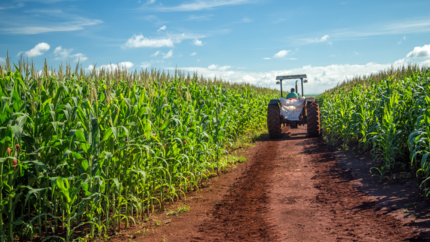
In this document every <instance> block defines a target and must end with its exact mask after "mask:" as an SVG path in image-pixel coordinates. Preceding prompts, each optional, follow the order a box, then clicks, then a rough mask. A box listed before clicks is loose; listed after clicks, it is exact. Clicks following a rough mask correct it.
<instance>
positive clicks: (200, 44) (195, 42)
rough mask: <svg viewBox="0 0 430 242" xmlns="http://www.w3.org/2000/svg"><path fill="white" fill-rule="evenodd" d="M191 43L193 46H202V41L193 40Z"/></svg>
mask: <svg viewBox="0 0 430 242" xmlns="http://www.w3.org/2000/svg"><path fill="white" fill-rule="evenodd" d="M193 43H194V45H197V46H202V45H203V43H202V41H201V40H198V39H195V40H194V41H193Z"/></svg>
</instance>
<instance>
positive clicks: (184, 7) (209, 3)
mask: <svg viewBox="0 0 430 242" xmlns="http://www.w3.org/2000/svg"><path fill="white" fill-rule="evenodd" d="M250 2H252V1H251V0H206V1H201V0H194V1H193V2H191V3H183V4H181V5H178V6H173V7H164V6H158V7H155V8H151V10H154V11H159V12H183V11H199V10H204V9H213V8H216V7H221V6H228V5H240V4H246V3H250Z"/></svg>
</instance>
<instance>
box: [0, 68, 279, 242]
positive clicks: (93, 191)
mask: <svg viewBox="0 0 430 242" xmlns="http://www.w3.org/2000/svg"><path fill="white" fill-rule="evenodd" d="M14 69H15V70H14V71H12V67H11V66H10V64H9V62H8V63H7V65H6V66H5V67H2V66H1V65H0V108H1V112H0V154H1V158H0V191H1V192H0V238H1V241H13V240H16V239H18V238H19V239H21V240H46V241H50V240H65V241H71V240H73V239H76V238H78V237H79V236H80V237H82V236H84V237H85V236H86V237H87V238H90V239H94V238H96V237H97V236H101V237H103V236H105V235H107V234H108V233H110V232H111V231H117V230H120V229H121V228H124V227H127V226H129V225H130V224H132V223H135V222H136V220H138V219H142V218H144V216H145V215H146V214H147V213H149V212H152V211H154V209H160V208H161V207H162V206H163V204H165V203H168V202H171V201H173V200H175V199H181V198H183V197H184V196H186V193H187V191H189V190H190V189H196V188H198V187H199V185H200V184H201V182H202V180H204V179H205V178H207V177H208V176H211V175H213V174H214V173H216V172H217V171H218V170H219V169H222V168H223V167H225V166H227V165H228V164H226V163H223V162H221V160H223V159H220V158H222V156H224V155H225V154H226V149H228V144H229V143H231V142H232V141H233V140H234V139H235V138H236V137H237V136H238V135H240V134H242V133H244V132H247V131H249V130H251V129H258V128H260V127H261V125H264V124H265V114H266V113H265V109H264V108H262V107H265V106H266V104H267V101H268V100H269V99H270V98H271V97H272V96H273V95H274V93H273V91H270V90H268V89H264V88H257V87H254V86H250V85H237V84H228V83H225V82H221V81H219V80H218V81H217V80H216V79H215V80H208V79H205V78H203V77H198V76H197V74H195V75H192V76H190V75H188V76H186V75H185V74H183V73H181V72H178V71H175V72H174V75H173V74H168V73H165V72H160V71H156V70H152V71H140V72H134V73H130V72H128V71H127V70H121V68H120V67H118V68H112V69H110V70H97V71H95V70H94V71H93V72H92V73H89V74H88V73H87V74H85V72H84V71H83V70H82V69H80V70H79V67H78V66H77V67H76V69H75V72H74V73H72V69H71V67H70V65H67V66H66V67H65V71H63V67H62V66H60V68H59V70H58V71H56V70H54V69H53V68H51V69H50V68H48V67H47V65H46V63H45V68H44V70H42V71H40V72H36V71H35V70H34V67H32V65H31V64H29V63H28V62H27V63H26V62H25V61H24V62H23V61H20V63H19V64H18V66H15V67H14ZM224 160H225V159H224ZM77 234H79V236H77ZM99 238H100V237H99Z"/></svg>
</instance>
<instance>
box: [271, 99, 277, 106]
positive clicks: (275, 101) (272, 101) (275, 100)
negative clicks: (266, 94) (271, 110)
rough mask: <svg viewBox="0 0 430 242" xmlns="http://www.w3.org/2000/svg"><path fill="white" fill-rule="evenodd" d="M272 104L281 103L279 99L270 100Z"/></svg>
mask: <svg viewBox="0 0 430 242" xmlns="http://www.w3.org/2000/svg"><path fill="white" fill-rule="evenodd" d="M271 104H279V99H272V100H270V102H269V105H271Z"/></svg>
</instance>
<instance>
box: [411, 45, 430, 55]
mask: <svg viewBox="0 0 430 242" xmlns="http://www.w3.org/2000/svg"><path fill="white" fill-rule="evenodd" d="M406 57H407V58H430V45H424V46H422V47H421V46H417V47H415V48H414V50H413V51H411V52H409V54H407V55H406Z"/></svg>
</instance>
